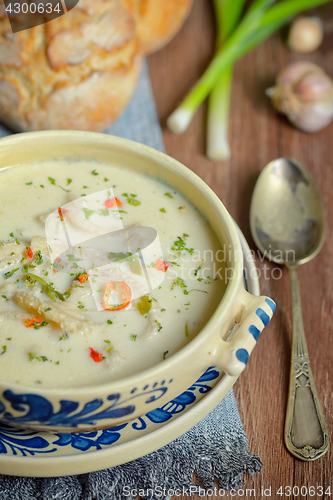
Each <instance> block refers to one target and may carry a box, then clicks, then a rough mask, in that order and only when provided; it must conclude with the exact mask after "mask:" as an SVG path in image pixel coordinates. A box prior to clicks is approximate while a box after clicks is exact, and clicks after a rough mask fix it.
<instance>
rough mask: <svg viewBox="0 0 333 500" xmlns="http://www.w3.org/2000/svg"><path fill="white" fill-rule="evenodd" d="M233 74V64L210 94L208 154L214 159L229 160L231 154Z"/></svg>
mask: <svg viewBox="0 0 333 500" xmlns="http://www.w3.org/2000/svg"><path fill="white" fill-rule="evenodd" d="M232 75H233V67H232V66H229V67H228V68H226V69H225V70H224V71H222V73H221V75H220V77H219V79H218V81H217V83H216V84H215V86H214V88H213V90H212V91H211V93H210V96H209V101H208V117H207V151H206V155H207V157H208V158H209V159H210V160H213V161H222V160H228V159H229V158H230V155H231V152H230V145H229V139H228V132H229V114H230V97H231V84H232Z"/></svg>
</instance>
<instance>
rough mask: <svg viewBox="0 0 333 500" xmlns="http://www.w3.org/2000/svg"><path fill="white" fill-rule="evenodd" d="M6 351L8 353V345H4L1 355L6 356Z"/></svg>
mask: <svg viewBox="0 0 333 500" xmlns="http://www.w3.org/2000/svg"><path fill="white" fill-rule="evenodd" d="M6 351H7V346H6V345H3V346H2V353H1V354H4V353H5V352H6Z"/></svg>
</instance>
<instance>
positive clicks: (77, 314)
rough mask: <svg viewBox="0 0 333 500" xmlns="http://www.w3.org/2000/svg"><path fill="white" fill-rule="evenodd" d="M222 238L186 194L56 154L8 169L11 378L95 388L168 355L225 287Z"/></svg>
mask: <svg viewBox="0 0 333 500" xmlns="http://www.w3.org/2000/svg"><path fill="white" fill-rule="evenodd" d="M226 282H227V277H226V268H225V262H224V259H223V252H222V249H221V244H220V242H219V241H218V239H217V237H216V235H215V233H214V232H213V230H212V228H211V227H210V225H209V224H208V222H207V221H206V220H205V219H204V218H203V217H202V216H201V215H200V213H199V212H198V211H197V210H196V209H195V208H194V207H193V206H192V205H191V203H189V202H188V201H187V200H186V199H185V198H184V197H183V196H182V195H181V194H180V193H178V192H177V191H175V190H174V189H173V188H172V187H170V186H167V185H165V184H163V183H161V182H159V181H157V180H155V179H152V178H150V177H147V176H144V175H142V174H139V173H137V172H135V171H130V170H125V169H120V168H119V167H115V166H112V165H107V164H101V163H97V162H93V161H87V162H83V161H80V162H78V161H70V160H68V161H54V162H51V161H50V162H43V163H35V164H29V165H20V166H15V167H11V168H8V169H4V170H2V171H0V379H2V380H6V381H9V382H15V383H20V384H24V385H28V386H34V385H42V386H43V387H50V388H53V387H57V388H66V387H69V386H72V387H85V386H91V385H96V384H101V383H106V382H109V381H114V380H118V379H120V378H123V377H126V376H129V375H131V374H135V373H137V372H140V371H142V370H144V369H146V368H149V367H152V366H154V365H156V364H157V363H160V362H163V360H164V359H167V358H168V357H169V356H171V355H172V354H174V353H176V352H177V351H179V350H180V349H181V348H182V347H184V346H185V345H186V344H187V343H188V342H189V341H190V340H191V339H193V338H194V337H195V336H196V335H197V334H198V333H199V332H200V331H201V329H202V328H203V327H204V325H205V324H206V323H207V321H208V320H209V319H210V317H211V316H212V314H213V313H214V311H215V309H216V307H217V306H218V304H219V302H220V301H221V298H222V296H223V293H224V291H225V288H226Z"/></svg>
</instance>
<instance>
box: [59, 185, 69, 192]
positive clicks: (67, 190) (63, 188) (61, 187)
mask: <svg viewBox="0 0 333 500" xmlns="http://www.w3.org/2000/svg"><path fill="white" fill-rule="evenodd" d="M58 187H60V189H62V190H63V191H66V193H69V190H68V189H65V188H63V187H62V186H58Z"/></svg>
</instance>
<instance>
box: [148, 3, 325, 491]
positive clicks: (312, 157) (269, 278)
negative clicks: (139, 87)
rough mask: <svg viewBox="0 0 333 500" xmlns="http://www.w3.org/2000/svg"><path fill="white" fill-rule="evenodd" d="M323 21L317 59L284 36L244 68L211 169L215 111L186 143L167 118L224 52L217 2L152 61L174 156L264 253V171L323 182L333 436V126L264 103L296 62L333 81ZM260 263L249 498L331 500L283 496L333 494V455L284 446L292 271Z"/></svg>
mask: <svg viewBox="0 0 333 500" xmlns="http://www.w3.org/2000/svg"><path fill="white" fill-rule="evenodd" d="M318 14H319V15H320V16H321V17H322V18H323V19H324V20H325V30H326V38H325V42H324V44H323V45H322V47H321V49H320V50H319V51H316V52H315V53H314V54H311V55H307V56H306V57H304V56H301V55H299V54H294V53H290V52H289V51H288V50H287V49H286V48H285V46H284V44H283V43H282V40H281V36H280V35H275V36H273V37H272V38H270V39H269V40H268V41H266V42H265V43H263V44H261V46H260V47H258V48H256V49H255V50H253V51H252V52H251V53H250V54H248V55H246V56H245V57H243V58H242V59H241V60H240V61H238V62H237V64H236V66H235V72H234V81H233V89H232V102H231V117H230V142H231V149H232V158H231V160H230V161H227V162H224V163H215V162H211V161H209V160H208V159H207V158H206V157H205V142H206V141H205V121H206V105H205V104H204V105H202V106H201V107H200V109H199V111H198V113H197V114H196V116H195V118H194V120H193V122H192V123H191V125H190V127H189V128H188V130H187V131H186V132H185V133H184V134H182V135H175V134H172V133H171V132H170V131H169V130H167V129H166V126H165V121H166V118H167V117H168V115H169V114H170V113H171V112H172V111H173V109H174V108H175V107H176V105H177V104H178V103H179V102H180V101H181V99H182V98H183V97H184V96H185V94H186V92H187V91H188V90H189V89H190V88H191V86H192V85H193V84H194V82H195V81H196V79H197V78H198V77H199V76H200V74H201V73H202V71H203V70H204V69H205V67H206V66H207V65H208V63H209V60H210V58H211V57H212V54H213V52H214V36H215V34H214V31H215V29H214V18H213V11H212V7H211V4H210V2H209V1H208V0H195V1H194V6H193V9H192V12H191V15H190V16H189V18H188V20H187V22H186V23H185V25H184V27H183V29H182V31H181V32H180V33H179V34H178V35H177V36H176V37H175V38H174V39H173V40H172V42H171V43H170V44H169V45H168V46H167V47H165V48H164V49H163V50H161V51H160V52H158V53H156V54H154V55H153V56H150V57H149V67H150V73H151V78H152V84H153V90H154V95H155V99H156V104H157V109H158V114H159V117H160V120H161V123H162V126H163V136H164V141H165V145H166V150H167V152H168V154H170V155H171V156H173V157H174V158H176V159H177V160H179V161H181V162H182V163H184V164H185V165H186V166H188V167H189V168H191V169H192V170H193V171H194V172H196V173H197V174H198V175H199V176H200V177H201V178H202V179H203V180H204V181H205V182H206V183H207V184H208V185H209V186H210V187H211V188H212V189H213V190H214V191H215V193H216V194H217V195H218V196H219V197H220V199H221V200H222V202H223V203H224V204H225V206H226V207H227V209H228V210H229V212H230V213H231V215H232V216H233V217H234V218H235V220H236V221H237V222H238V224H239V225H240V227H241V229H242V230H243V232H244V234H245V236H246V237H247V239H248V241H249V243H250V245H251V248H252V249H253V251H254V252H256V248H255V246H254V243H253V240H252V238H251V235H250V229H249V221H248V214H249V205H250V200H251V195H252V191H253V187H254V184H255V181H256V179H257V177H258V175H259V173H260V171H261V169H262V168H263V167H264V166H265V165H266V164H267V163H268V162H269V161H271V160H272V159H274V158H277V157H279V156H292V157H295V158H297V159H298V160H299V161H301V162H303V163H304V165H306V167H307V168H308V169H309V171H310V172H311V174H312V175H313V177H314V179H315V181H316V183H317V185H318V187H319V190H320V192H321V194H322V197H323V201H324V205H325V209H326V214H327V221H328V229H329V230H328V234H327V241H326V244H325V246H324V248H323V250H322V252H321V253H320V255H319V256H318V257H317V258H316V259H315V260H314V261H312V262H310V263H309V264H307V265H306V266H303V267H302V268H301V269H300V270H299V278H300V285H301V290H302V302H303V315H304V325H305V330H306V337H307V343H308V347H309V350H310V358H311V365H312V369H313V372H314V376H315V380H316V385H317V390H318V393H319V398H320V401H321V404H322V407H323V410H324V414H325V416H326V423H327V426H328V428H329V430H330V431H331V430H332V428H333V398H332V395H333V389H332V375H333V370H332V362H331V355H332V354H331V353H332V349H331V332H332V331H333V266H332V261H333V231H332V230H331V229H332V223H333V203H332V193H333V168H332V167H333V159H332V156H333V155H332V153H333V144H332V142H333V124H331V125H330V126H329V127H327V128H326V129H325V130H323V131H321V132H318V133H316V134H311V135H310V134H305V133H302V132H300V131H298V130H296V129H294V128H293V127H292V126H291V125H290V124H289V123H288V121H287V120H286V119H285V118H284V117H282V116H278V115H277V114H276V113H275V111H274V110H273V108H272V106H271V104H270V102H269V100H268V99H267V98H266V96H265V93H264V90H265V88H267V87H268V86H271V85H272V84H273V83H274V80H275V76H276V74H277V72H278V71H279V70H280V69H281V68H282V67H283V66H285V65H286V64H289V63H290V62H292V61H296V60H302V59H307V60H311V61H313V62H315V63H316V64H319V65H321V66H322V67H323V68H324V69H325V70H326V71H327V72H328V73H329V74H330V75H331V76H333V4H332V3H331V4H330V5H328V6H326V7H325V8H323V9H320V10H318ZM256 262H257V266H258V269H259V272H260V275H261V278H260V284H261V289H262V293H263V294H265V295H268V296H271V297H272V298H273V299H274V300H275V301H276V302H277V304H278V309H277V312H276V314H275V316H274V319H273V321H272V322H271V324H270V325H269V326H268V328H267V329H266V330H265V332H264V333H263V335H262V337H261V338H260V341H259V342H258V345H257V347H256V349H255V351H254V352H253V354H252V355H251V359H250V361H249V365H248V367H247V369H246V372H245V373H244V374H243V375H242V376H241V377H240V379H239V381H238V382H237V384H236V385H235V388H234V390H235V395H236V399H237V403H238V408H239V412H240V415H241V419H242V422H243V425H244V428H245V431H246V433H247V436H248V439H249V444H250V448H251V450H252V451H253V452H255V453H258V454H259V455H260V457H261V459H262V462H263V470H262V473H261V474H256V475H254V476H253V477H250V476H246V477H245V478H244V489H246V488H248V489H251V488H254V489H255V492H256V498H264V497H262V495H261V494H260V491H261V488H262V487H264V488H269V487H271V488H272V498H274V499H278V498H295V499H298V498H303V499H305V498H309V499H310V498H330V497H329V496H326V497H324V496H322V497H320V496H316V497H314V496H311V495H310V494H307V495H305V496H304V495H303V496H300V495H299V496H297V495H293V494H292V495H291V496H289V497H288V496H287V495H282V496H279V495H277V491H278V489H279V487H280V486H282V487H283V492H284V493H288V489H287V490H286V489H285V488H286V487H287V486H290V487H293V486H298V487H301V486H306V487H309V486H311V485H312V486H317V485H322V486H324V487H326V488H327V487H328V486H329V485H330V486H331V490H332V493H333V484H332V478H331V476H332V466H331V464H332V461H333V457H332V451H331V450H330V451H329V452H328V453H327V454H326V456H325V457H323V458H322V459H320V460H318V461H316V462H313V463H305V462H301V461H299V460H296V459H294V457H292V456H291V455H290V454H289V453H288V452H287V450H286V448H285V446H284V442H283V429H284V418H285V409H286V403H287V392H288V383H289V366H290V339H291V304H290V289H289V277H288V273H287V271H286V270H284V269H281V268H279V267H277V268H276V266H274V265H272V264H270V263H268V262H267V261H264V262H262V261H261V260H260V258H259V256H258V254H257V253H256ZM280 274H281V277H280ZM278 277H279V279H276V278H278ZM295 492H296V491H295ZM229 497H230V496H229ZM217 498H221V499H222V498H226V497H221V496H220V497H217ZM233 498H244V496H243V495H236V496H234V497H233ZM247 498H254V497H253V496H248V497H247ZM206 500H207V499H206Z"/></svg>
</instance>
